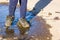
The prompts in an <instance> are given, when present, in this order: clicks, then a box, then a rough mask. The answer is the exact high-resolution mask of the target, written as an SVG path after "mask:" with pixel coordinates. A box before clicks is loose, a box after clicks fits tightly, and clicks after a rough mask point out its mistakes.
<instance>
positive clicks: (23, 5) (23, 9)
mask: <svg viewBox="0 0 60 40" xmlns="http://www.w3.org/2000/svg"><path fill="white" fill-rule="evenodd" d="M26 11H27V0H21V6H20V18H22V17H23V18H25V16H26Z"/></svg>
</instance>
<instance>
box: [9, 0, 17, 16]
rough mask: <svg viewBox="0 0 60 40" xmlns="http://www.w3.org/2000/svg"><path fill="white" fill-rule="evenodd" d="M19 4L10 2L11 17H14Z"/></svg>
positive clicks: (15, 0)
mask: <svg viewBox="0 0 60 40" xmlns="http://www.w3.org/2000/svg"><path fill="white" fill-rule="evenodd" d="M17 3H18V0H10V1H9V15H10V16H14V13H15V9H16V5H17Z"/></svg>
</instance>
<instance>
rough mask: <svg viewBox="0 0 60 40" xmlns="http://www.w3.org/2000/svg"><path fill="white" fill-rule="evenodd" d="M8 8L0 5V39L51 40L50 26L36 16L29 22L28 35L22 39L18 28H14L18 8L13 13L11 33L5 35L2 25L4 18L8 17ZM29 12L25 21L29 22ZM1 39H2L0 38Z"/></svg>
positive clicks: (17, 16)
mask: <svg viewBox="0 0 60 40" xmlns="http://www.w3.org/2000/svg"><path fill="white" fill-rule="evenodd" d="M8 13H9V11H8V6H7V5H1V4H0V37H3V38H4V39H6V40H51V39H52V34H51V33H50V30H49V29H50V28H51V26H50V25H48V24H46V22H45V20H44V19H43V18H42V17H40V16H36V17H34V18H33V19H32V20H31V27H30V30H29V32H28V35H24V38H23V39H21V38H22V36H21V34H20V31H19V29H18V27H17V26H16V23H17V21H18V18H19V15H20V14H19V8H17V9H16V12H15V20H14V22H13V25H12V26H11V27H10V28H9V29H12V32H11V31H9V32H10V33H8V34H7V33H6V31H5V30H6V29H5V26H4V23H5V21H6V16H7V15H8ZM31 15H32V13H31V12H27V16H26V18H27V20H28V21H29V20H30V19H31V18H32V17H33V15H32V16H31ZM0 39H2V38H0Z"/></svg>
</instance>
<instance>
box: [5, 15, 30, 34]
mask: <svg viewBox="0 0 60 40" xmlns="http://www.w3.org/2000/svg"><path fill="white" fill-rule="evenodd" d="M14 18H15V17H14V16H7V17H6V22H5V26H6V31H8V28H9V27H10V26H11V25H12V22H13V21H14ZM17 26H18V28H19V30H20V33H21V34H25V33H26V31H28V30H29V28H30V25H29V23H28V22H27V20H26V19H25V18H20V19H19V21H18V22H17Z"/></svg>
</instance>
